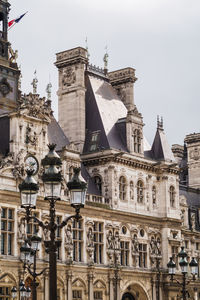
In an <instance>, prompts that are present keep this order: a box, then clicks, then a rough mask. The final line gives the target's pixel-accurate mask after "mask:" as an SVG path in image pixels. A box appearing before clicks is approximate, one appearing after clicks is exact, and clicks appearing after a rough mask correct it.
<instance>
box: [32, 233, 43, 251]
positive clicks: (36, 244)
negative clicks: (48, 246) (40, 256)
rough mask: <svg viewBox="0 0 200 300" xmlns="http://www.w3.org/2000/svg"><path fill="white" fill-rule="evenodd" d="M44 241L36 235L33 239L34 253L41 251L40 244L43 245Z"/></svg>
mask: <svg viewBox="0 0 200 300" xmlns="http://www.w3.org/2000/svg"><path fill="white" fill-rule="evenodd" d="M41 241H42V239H41V237H40V236H39V235H37V234H35V235H33V236H32V237H31V248H32V249H33V250H34V251H38V250H40V243H41Z"/></svg>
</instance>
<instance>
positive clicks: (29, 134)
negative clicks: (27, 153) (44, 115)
mask: <svg viewBox="0 0 200 300" xmlns="http://www.w3.org/2000/svg"><path fill="white" fill-rule="evenodd" d="M33 128H34V127H33V125H30V124H28V125H27V127H26V133H25V142H26V144H31V145H32V146H36V145H37V142H38V136H37V133H36V132H35V131H34V130H33Z"/></svg>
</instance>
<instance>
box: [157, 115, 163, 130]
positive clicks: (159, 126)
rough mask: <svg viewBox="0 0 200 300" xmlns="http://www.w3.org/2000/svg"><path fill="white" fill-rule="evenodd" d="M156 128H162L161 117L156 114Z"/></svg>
mask: <svg viewBox="0 0 200 300" xmlns="http://www.w3.org/2000/svg"><path fill="white" fill-rule="evenodd" d="M157 129H159V130H164V128H163V117H161V118H160V117H159V116H157Z"/></svg>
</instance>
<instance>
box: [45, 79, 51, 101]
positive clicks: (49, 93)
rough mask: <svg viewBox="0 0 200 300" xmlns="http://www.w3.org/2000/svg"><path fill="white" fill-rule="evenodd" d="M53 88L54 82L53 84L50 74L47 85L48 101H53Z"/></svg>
mask: <svg viewBox="0 0 200 300" xmlns="http://www.w3.org/2000/svg"><path fill="white" fill-rule="evenodd" d="M51 88H52V84H51V80H50V75H49V83H48V84H47V87H46V93H47V100H48V101H51Z"/></svg>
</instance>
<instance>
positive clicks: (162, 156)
mask: <svg viewBox="0 0 200 300" xmlns="http://www.w3.org/2000/svg"><path fill="white" fill-rule="evenodd" d="M151 157H152V158H153V159H155V160H164V161H169V162H171V161H173V162H175V158H174V155H173V153H172V150H171V148H170V146H169V144H168V141H167V138H166V135H165V133H164V129H163V119H162V118H161V121H159V118H158V120H157V131H156V135H155V138H154V142H153V145H152V147H151Z"/></svg>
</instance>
